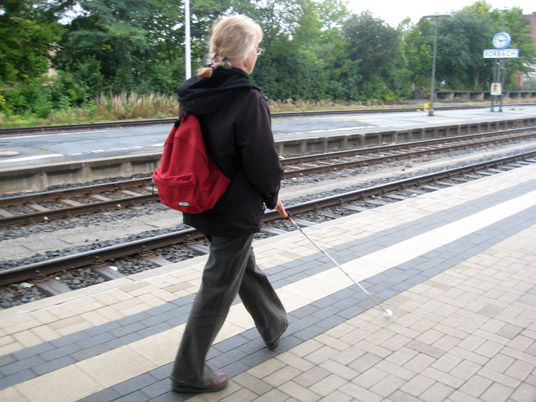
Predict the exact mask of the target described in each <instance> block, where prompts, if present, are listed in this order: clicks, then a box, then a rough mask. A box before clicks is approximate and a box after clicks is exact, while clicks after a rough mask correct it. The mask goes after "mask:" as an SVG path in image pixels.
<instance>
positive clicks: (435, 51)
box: [428, 18, 437, 116]
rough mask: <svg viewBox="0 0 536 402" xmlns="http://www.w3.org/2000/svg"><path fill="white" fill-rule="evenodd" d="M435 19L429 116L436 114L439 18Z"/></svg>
mask: <svg viewBox="0 0 536 402" xmlns="http://www.w3.org/2000/svg"><path fill="white" fill-rule="evenodd" d="M434 19H435V32H434V59H433V62H432V85H431V86H432V89H431V91H430V109H429V110H428V116H433V115H434V98H435V94H434V90H435V88H434V87H435V66H436V53H437V18H434Z"/></svg>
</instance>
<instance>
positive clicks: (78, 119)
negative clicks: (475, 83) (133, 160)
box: [0, 93, 536, 128]
mask: <svg viewBox="0 0 536 402" xmlns="http://www.w3.org/2000/svg"><path fill="white" fill-rule="evenodd" d="M535 101H536V99H505V100H504V102H503V103H504V104H505V105H512V104H516V103H524V102H535ZM424 103H427V102H426V101H424V100H423V101H422V104H421V103H405V104H379V103H372V102H367V103H342V102H330V101H320V102H307V101H299V100H298V101H283V102H274V101H270V110H271V111H272V112H273V113H278V112H297V111H298V112H299V111H307V110H344V109H371V108H380V109H381V108H393V107H396V108H414V107H424ZM464 104H467V105H481V106H482V105H489V104H491V103H490V101H482V102H471V103H464ZM436 107H438V104H436ZM177 112H178V102H177V99H176V97H175V96H166V95H155V94H151V95H138V94H126V93H123V94H120V95H117V96H112V97H110V96H104V95H101V96H100V97H99V98H97V99H95V100H94V101H92V102H88V103H86V104H84V105H83V106H82V107H77V108H70V109H66V110H54V111H52V112H51V113H50V115H49V117H48V118H46V119H43V118H38V117H36V115H35V114H32V113H24V114H20V115H5V114H3V113H0V128H10V127H39V126H51V125H67V124H81V123H95V122H107V121H117V120H138V119H159V118H171V117H175V116H176V115H177Z"/></svg>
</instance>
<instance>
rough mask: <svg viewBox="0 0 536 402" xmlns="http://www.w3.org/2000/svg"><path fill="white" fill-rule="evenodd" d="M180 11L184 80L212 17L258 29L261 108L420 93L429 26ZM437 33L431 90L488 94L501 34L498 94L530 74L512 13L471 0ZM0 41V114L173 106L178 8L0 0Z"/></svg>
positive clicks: (343, 16) (295, 4)
mask: <svg viewBox="0 0 536 402" xmlns="http://www.w3.org/2000/svg"><path fill="white" fill-rule="evenodd" d="M75 5H76V6H77V7H75ZM190 11H191V56H192V70H193V71H195V70H196V68H197V67H198V66H201V65H204V64H205V63H206V62H207V53H208V39H209V36H210V31H211V28H212V25H213V23H214V21H215V20H217V19H218V18H219V17H221V16H223V15H228V14H233V13H244V14H246V15H249V16H250V17H252V18H253V19H254V20H255V21H258V22H259V24H260V25H261V26H262V28H263V33H264V38H263V41H262V43H261V46H262V47H263V48H265V49H266V52H265V53H264V54H263V55H262V56H260V57H259V59H258V61H257V66H256V68H255V71H254V72H253V74H252V80H253V82H254V83H255V84H257V85H258V86H259V87H260V88H262V90H263V92H264V93H265V94H266V95H267V96H268V97H269V98H270V99H271V100H276V101H282V102H283V103H288V102H294V103H299V102H300V101H305V102H308V103H309V104H312V103H321V102H322V101H333V102H347V103H351V102H362V103H364V104H368V103H391V102H398V101H400V100H403V99H407V98H410V97H411V96H412V95H413V91H414V90H418V91H420V92H421V94H422V95H423V96H426V95H427V92H428V91H429V89H430V84H431V82H430V81H431V78H430V76H431V69H432V58H433V38H434V28H435V24H436V20H429V19H421V21H419V22H418V23H416V24H411V22H410V20H406V21H404V22H403V23H402V24H400V25H399V26H398V27H397V28H393V27H391V26H389V25H387V24H386V23H385V22H384V21H383V20H381V19H379V18H376V17H374V16H373V15H372V14H371V13H370V12H365V13H361V14H359V15H354V14H351V13H350V12H349V11H348V9H347V7H346V0H263V1H259V0H190ZM437 24H438V25H437V28H438V40H437V68H436V80H437V83H435V85H436V87H437V88H449V89H488V88H489V84H490V82H491V80H492V79H493V76H492V75H493V62H492V61H490V60H485V59H484V58H483V57H482V51H483V50H484V49H485V48H489V47H491V38H492V37H493V34H494V33H496V32H498V31H500V30H503V25H504V30H505V31H507V32H509V33H510V35H511V36H512V45H511V47H515V48H519V49H520V56H521V57H520V58H519V59H511V60H508V62H507V64H506V72H507V74H506V81H505V82H506V86H507V87H508V88H512V89H514V88H515V85H517V84H516V83H515V82H514V80H513V78H512V77H513V76H514V74H515V73H526V72H528V71H530V70H531V67H530V64H529V62H530V61H532V59H533V58H534V56H535V52H536V44H535V43H534V42H533V41H532V39H531V37H530V36H529V32H530V27H529V26H528V21H527V20H526V19H525V18H523V17H522V15H521V10H520V9H518V8H513V9H512V10H510V11H508V12H499V11H498V10H492V8H491V6H490V5H489V4H488V3H487V2H486V1H483V0H480V1H477V2H475V3H474V4H472V5H471V6H468V7H465V8H464V9H462V10H459V11H457V12H454V13H453V14H452V18H440V19H438V20H437ZM0 34H1V35H2V41H0V111H1V112H2V113H3V115H4V116H8V117H9V118H12V117H13V118H14V116H25V117H24V119H26V118H30V117H32V118H36V119H47V120H49V121H53V120H55V119H62V120H69V119H76V118H84V119H95V118H135V117H136V115H139V116H142V115H143V116H148V117H150V115H151V114H155V115H157V114H160V113H162V110H172V111H173V112H172V114H175V109H174V108H170V106H169V105H168V104H167V103H166V102H167V101H166V102H161V100H160V98H158V96H160V95H150V94H162V95H163V96H165V97H166V99H175V95H174V93H175V88H176V87H177V86H178V85H179V84H180V83H181V82H182V81H183V80H184V75H185V66H184V59H185V37H184V35H185V24H184V1H183V0H179V1H175V2H170V1H168V0H144V1H140V0H80V1H76V0H0ZM51 63H52V66H53V67H54V69H55V71H50V66H51ZM47 71H48V72H49V73H50V74H49V77H48V78H47V77H46V76H45V73H47ZM151 96H154V97H151ZM140 99H141V100H140ZM151 102H154V105H155V106H154V107H152V106H151ZM173 102H175V100H174V101H173ZM164 104H165V106H162V105H164ZM119 105H121V106H119ZM175 106H176V105H175ZM80 110H83V112H80ZM28 116H30V117H28ZM59 116H61V117H59ZM113 116H115V117H113ZM3 121H5V119H4V120H3Z"/></svg>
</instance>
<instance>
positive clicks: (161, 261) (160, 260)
mask: <svg viewBox="0 0 536 402" xmlns="http://www.w3.org/2000/svg"><path fill="white" fill-rule="evenodd" d="M141 257H142V258H143V259H144V260H147V261H150V262H152V263H153V264H156V265H158V266H159V267H164V266H166V265H169V264H171V261H169V260H166V259H165V258H164V257H161V256H159V255H156V254H155V253H148V252H146V253H142V254H141Z"/></svg>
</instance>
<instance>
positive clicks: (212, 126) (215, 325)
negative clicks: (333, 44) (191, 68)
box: [171, 15, 288, 392]
mask: <svg viewBox="0 0 536 402" xmlns="http://www.w3.org/2000/svg"><path fill="white" fill-rule="evenodd" d="M261 39H262V30H261V28H260V26H259V25H258V24H257V23H255V22H254V21H252V20H251V19H250V18H248V17H246V16H243V15H235V16H230V17H225V18H222V19H221V20H220V21H219V22H217V23H216V24H215V25H214V28H213V31H212V36H211V39H210V57H211V65H210V66H208V67H206V68H202V69H200V70H199V71H198V73H197V76H194V77H192V78H191V79H189V80H187V81H186V82H184V83H183V84H182V85H181V86H180V87H179V88H178V90H177V91H178V95H179V102H180V109H181V112H182V111H186V112H190V113H192V114H195V115H196V116H197V117H198V118H199V121H200V123H201V127H202V130H203V137H204V140H205V147H206V149H207V153H208V154H209V155H210V156H211V157H212V158H213V159H214V161H215V162H216V164H217V165H218V167H219V168H220V170H221V171H222V172H223V174H224V175H225V176H227V177H228V178H230V179H231V183H230V184H229V187H228V190H227V192H226V194H225V195H224V196H223V197H222V198H221V199H220V200H219V201H218V203H217V204H216V205H215V206H214V208H212V209H210V210H208V211H205V212H203V213H200V214H188V213H184V219H183V220H184V223H186V224H188V225H190V226H193V227H195V228H196V229H198V230H199V231H201V232H202V233H203V234H204V235H205V236H206V237H207V239H208V241H209V244H210V254H209V257H208V260H207V263H206V265H205V269H204V271H203V278H202V283H201V287H200V289H199V292H198V293H197V295H196V298H195V300H194V303H193V306H192V310H191V312H190V316H189V318H188V322H187V324H186V328H185V330H184V334H183V338H182V341H181V344H180V347H179V350H178V353H177V357H176V359H175V364H174V367H173V371H172V374H171V380H172V386H173V390H174V391H177V392H215V391H219V390H221V389H223V388H225V386H226V385H227V383H228V380H227V377H226V375H225V374H224V373H215V372H214V371H212V370H211V369H210V367H208V365H207V364H206V362H205V360H206V355H207V352H208V350H209V348H210V346H211V345H212V342H213V341H214V339H215V337H216V335H217V334H218V332H219V330H220V329H221V327H222V325H223V323H224V321H225V318H226V317H227V314H228V312H229V309H230V306H231V304H232V302H233V301H234V299H235V297H236V295H237V294H238V295H239V296H240V299H241V300H242V303H243V304H244V306H245V308H246V309H247V311H248V312H249V313H250V314H251V316H252V317H253V320H254V322H255V326H256V328H257V330H258V331H259V333H260V335H261V337H262V339H263V340H264V342H265V344H266V346H267V347H268V348H269V349H272V350H273V349H275V348H276V347H277V346H278V344H279V339H280V337H281V335H282V334H283V333H284V332H285V330H286V329H287V326H288V319H287V313H286V311H285V309H284V307H283V305H282V303H281V301H280V300H279V298H278V296H277V294H276V293H275V291H274V289H273V287H272V286H271V284H270V282H269V281H268V279H267V277H266V275H264V273H263V272H262V271H261V270H260V269H259V268H258V267H257V265H256V263H255V255H254V253H253V248H252V246H251V245H252V241H253V236H254V234H255V233H256V232H258V231H260V227H261V224H262V218H263V214H264V205H266V207H268V208H269V209H277V210H279V211H280V212H281V213H283V214H285V210H284V207H283V204H282V203H281V200H280V198H279V187H280V181H281V178H282V175H283V168H282V166H281V164H280V162H279V157H278V155H277V151H276V148H275V144H274V139H273V135H272V130H271V119H270V112H269V109H268V104H267V101H266V98H265V97H264V95H263V94H262V93H261V92H260V90H259V89H258V88H256V87H255V86H253V85H252V84H251V82H250V80H249V74H251V72H252V71H253V69H254V67H255V63H256V61H257V56H258V55H259V54H260V53H261V49H259V47H258V46H259V42H260V41H261Z"/></svg>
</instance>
